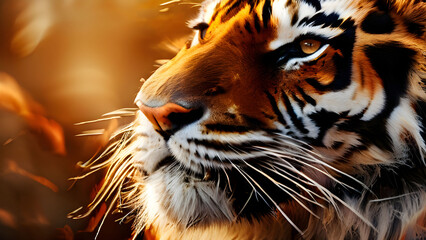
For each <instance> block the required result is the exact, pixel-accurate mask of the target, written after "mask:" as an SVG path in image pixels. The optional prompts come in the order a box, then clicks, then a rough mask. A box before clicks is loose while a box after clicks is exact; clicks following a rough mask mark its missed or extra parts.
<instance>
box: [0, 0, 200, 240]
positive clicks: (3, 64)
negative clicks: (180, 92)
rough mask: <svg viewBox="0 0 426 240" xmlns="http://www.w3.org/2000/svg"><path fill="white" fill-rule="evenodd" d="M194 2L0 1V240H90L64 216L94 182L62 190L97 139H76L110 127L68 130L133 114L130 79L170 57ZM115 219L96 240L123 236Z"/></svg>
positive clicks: (126, 231)
mask: <svg viewBox="0 0 426 240" xmlns="http://www.w3.org/2000/svg"><path fill="white" fill-rule="evenodd" d="M199 2H200V1H198V0H196V1H191V2H190V1H173V2H171V3H169V4H165V5H164V4H163V5H162V3H164V2H163V1H159V0H1V1H0V194H1V197H0V239H93V238H94V236H95V233H96V228H95V230H94V231H93V226H90V221H89V220H90V219H83V220H72V219H68V218H67V214H68V213H69V212H71V211H73V210H75V209H76V208H78V207H80V206H82V205H85V204H87V203H88V202H89V200H90V193H91V191H92V189H93V187H94V185H95V184H96V183H97V182H99V181H100V180H101V178H102V176H101V174H97V175H96V174H95V175H93V176H90V177H88V178H87V179H84V180H81V181H78V182H76V184H74V185H73V186H72V187H71V185H72V183H73V182H72V181H69V180H68V178H70V177H73V176H78V175H79V174H81V173H82V170H81V169H79V168H78V167H77V166H76V163H77V162H81V161H86V160H88V159H89V158H90V157H91V156H92V155H94V154H95V153H96V151H98V150H99V149H100V148H101V147H102V146H103V145H105V144H106V141H105V139H107V136H105V135H106V134H104V136H103V135H95V136H87V137H77V136H76V135H78V134H80V133H82V132H85V131H89V130H91V129H110V128H111V127H113V126H116V125H117V122H111V121H105V122H100V123H93V124H85V125H75V124H76V123H78V122H82V121H88V120H92V119H97V118H100V117H101V116H102V114H104V113H107V112H111V111H114V110H116V109H119V108H126V107H134V105H133V100H134V97H135V96H136V93H137V91H138V89H139V87H140V85H141V83H140V82H139V79H140V78H142V77H144V78H147V77H149V75H150V74H151V73H152V72H153V71H154V70H155V69H156V66H155V65H156V60H162V59H168V58H171V57H173V55H174V53H173V52H172V51H171V49H173V48H175V47H176V46H177V47H179V45H180V44H182V42H183V39H186V38H187V36H188V34H190V33H191V30H190V29H188V28H187V27H186V21H188V20H190V19H191V18H193V17H194V16H195V15H196V12H197V6H198V3H199ZM157 62H158V61H157ZM160 62H161V61H160ZM128 121H131V117H127V118H125V119H122V120H120V121H119V122H118V125H120V124H125V123H126V122H128ZM106 132H109V131H106ZM70 187H71V188H70ZM118 218H120V214H115V215H112V216H110V217H108V218H107V220H106V223H105V224H104V226H103V228H102V230H101V232H100V235H99V237H98V239H127V238H128V237H129V236H130V231H131V229H130V228H131V225H130V224H121V225H120V224H117V223H114V221H115V219H118Z"/></svg>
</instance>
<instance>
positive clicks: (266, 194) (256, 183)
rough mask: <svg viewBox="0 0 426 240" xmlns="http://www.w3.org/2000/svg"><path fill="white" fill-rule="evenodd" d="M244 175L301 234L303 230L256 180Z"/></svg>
mask: <svg viewBox="0 0 426 240" xmlns="http://www.w3.org/2000/svg"><path fill="white" fill-rule="evenodd" d="M246 176H247V177H248V178H249V179H250V180H251V181H252V182H253V183H254V184H255V185H256V186H257V187H258V188H259V189H260V190H261V191H262V192H263V194H265V196H266V197H267V198H268V199H269V200H270V201H271V202H272V204H274V206H275V208H276V209H277V210H278V211H279V212H280V213H281V215H282V216H283V217H284V218H285V219H286V220H287V222H288V223H290V225H291V226H292V227H294V228H295V229H296V231H298V232H299V233H300V235H303V231H302V230H300V228H299V227H298V226H297V225H296V224H295V223H294V222H293V221H292V220H291V219H290V218H289V217H288V216H287V214H286V213H285V212H284V211H283V210H282V208H281V207H280V206H279V205H278V204H277V203H276V202H275V201H274V200H273V199H272V197H271V196H270V195H269V194H268V193H266V191H265V190H264V189H263V188H262V186H260V184H259V183H258V182H256V181H255V180H254V179H253V178H252V177H250V175H249V174H246Z"/></svg>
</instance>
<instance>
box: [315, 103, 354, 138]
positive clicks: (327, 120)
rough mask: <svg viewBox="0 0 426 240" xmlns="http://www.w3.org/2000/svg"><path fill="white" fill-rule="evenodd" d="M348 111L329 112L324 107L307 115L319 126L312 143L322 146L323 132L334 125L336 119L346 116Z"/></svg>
mask: <svg viewBox="0 0 426 240" xmlns="http://www.w3.org/2000/svg"><path fill="white" fill-rule="evenodd" d="M347 114H348V112H343V113H341V114H338V113H335V112H329V111H327V110H325V109H321V111H319V112H316V113H312V114H310V115H309V116H308V117H309V118H310V119H312V121H313V122H314V123H315V126H317V127H318V128H319V133H318V136H317V137H316V139H315V141H314V143H313V144H315V145H316V146H324V142H323V138H324V136H325V133H326V132H327V131H328V130H329V129H330V128H331V127H333V126H334V125H335V123H336V122H337V121H339V120H340V119H342V118H345V117H346V116H347Z"/></svg>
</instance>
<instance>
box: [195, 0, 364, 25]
mask: <svg viewBox="0 0 426 240" xmlns="http://www.w3.org/2000/svg"><path fill="white" fill-rule="evenodd" d="M356 2H358V5H359V2H360V1H358V0H353V1H347V0H332V1H327V0H222V1H221V0H211V1H207V2H206V4H205V5H204V11H203V12H204V16H203V21H204V22H206V23H209V24H213V23H225V22H227V21H228V20H229V19H231V18H233V17H234V16H236V15H237V14H238V13H239V12H240V11H242V10H245V9H246V8H248V9H249V11H248V13H250V14H255V15H257V16H258V18H259V19H260V20H261V21H262V24H263V25H264V26H265V27H266V26H267V25H268V23H269V21H270V19H271V15H274V12H273V11H272V9H274V10H278V11H279V13H281V14H284V15H287V17H290V18H292V19H291V20H292V21H293V23H295V22H296V21H297V20H299V19H298V14H299V9H300V10H302V11H303V12H305V13H307V14H315V13H316V12H318V11H324V12H327V11H335V10H337V9H345V5H346V6H350V5H355V4H356ZM277 17H278V16H277Z"/></svg>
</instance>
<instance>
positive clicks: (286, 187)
mask: <svg viewBox="0 0 426 240" xmlns="http://www.w3.org/2000/svg"><path fill="white" fill-rule="evenodd" d="M244 163H245V164H246V165H247V166H249V167H250V168H251V169H253V170H255V171H257V172H258V173H260V174H262V175H263V176H265V177H266V178H267V179H268V180H269V181H271V182H272V183H273V184H274V185H275V186H277V187H278V188H280V189H281V190H282V191H283V192H285V193H286V194H288V195H289V196H290V197H291V198H293V199H294V200H295V201H296V202H297V203H298V204H299V205H300V206H302V207H303V208H304V209H305V210H306V211H308V212H309V213H310V214H312V215H313V216H315V217H316V218H319V216H318V215H316V214H315V213H314V212H312V210H311V209H309V208H308V207H307V206H306V205H305V204H304V203H303V202H302V201H300V199H299V198H298V197H301V198H306V197H304V196H301V195H300V194H299V193H297V192H296V191H294V190H293V189H291V188H290V187H288V186H286V185H284V184H282V183H280V182H278V181H277V180H275V179H274V178H272V177H271V176H269V175H268V174H266V173H265V172H263V171H262V170H260V169H258V168H256V167H254V166H253V165H251V164H249V163H247V162H246V161H244ZM290 192H293V193H294V194H292V193H290ZM296 196H298V197H296ZM306 199H307V198H306Z"/></svg>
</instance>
